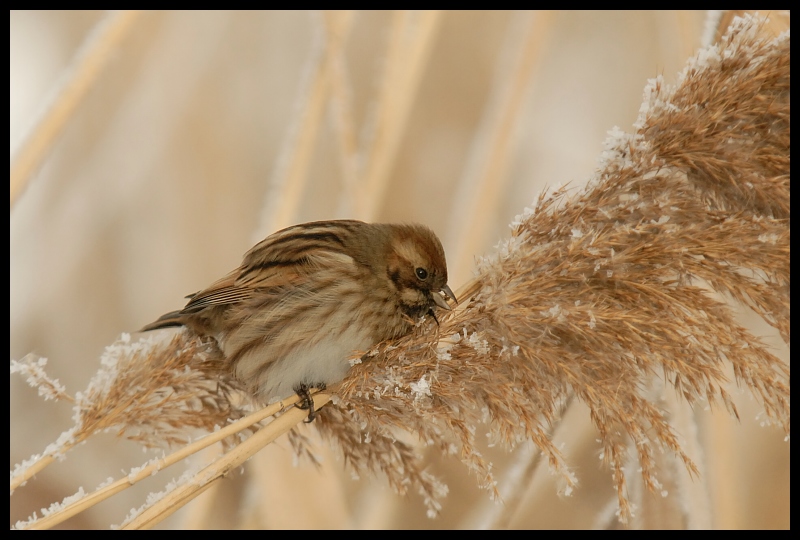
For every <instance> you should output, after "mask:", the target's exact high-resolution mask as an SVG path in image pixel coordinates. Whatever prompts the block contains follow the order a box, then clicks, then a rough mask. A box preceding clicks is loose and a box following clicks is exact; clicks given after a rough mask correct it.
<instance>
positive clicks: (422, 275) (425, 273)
mask: <svg viewBox="0 0 800 540" xmlns="http://www.w3.org/2000/svg"><path fill="white" fill-rule="evenodd" d="M414 272H416V274H417V277H418V278H419V279H421V280H422V281H425V280H426V279H428V271H427V270H425V269H424V268H417V269H416V270H414Z"/></svg>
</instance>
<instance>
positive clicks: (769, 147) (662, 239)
mask: <svg viewBox="0 0 800 540" xmlns="http://www.w3.org/2000/svg"><path fill="white" fill-rule="evenodd" d="M758 24H759V23H758V22H756V21H754V20H752V19H749V18H746V19H744V20H741V21H739V22H737V23H735V24H734V25H733V26H732V28H731V30H730V31H729V32H728V34H726V36H725V37H724V38H723V39H722V41H721V42H720V44H719V45H718V46H714V47H710V48H708V49H706V50H704V51H702V52H701V53H700V54H699V55H698V57H696V58H695V59H694V60H693V61H691V62H690V64H689V66H688V67H687V69H686V71H685V72H684V73H683V75H682V76H681V77H680V79H679V82H678V84H677V85H676V87H675V88H667V87H666V86H665V85H664V84H663V82H661V80H660V79H657V80H655V81H653V82H652V83H651V84H650V85H649V86H648V88H647V89H646V96H645V103H644V104H643V106H642V110H641V114H640V118H639V120H638V122H637V124H636V125H635V128H636V129H635V132H634V133H633V134H631V135H628V134H624V133H622V132H617V133H614V134H613V135H612V137H611V138H610V139H609V141H608V143H607V148H606V152H605V155H604V164H603V166H602V167H601V168H600V169H599V171H598V172H597V174H596V176H595V177H594V178H593V179H592V181H591V182H590V183H589V185H588V187H587V188H585V189H583V190H582V191H581V192H580V193H577V194H575V195H573V196H568V193H567V190H566V189H558V190H556V191H555V192H554V193H552V194H550V195H542V196H541V197H540V198H539V200H538V201H537V203H536V206H535V208H534V209H531V210H526V211H525V212H524V213H523V214H522V215H521V216H519V217H518V219H517V220H516V221H515V223H514V224H513V229H512V235H511V238H510V239H509V240H508V241H507V242H505V243H503V244H502V245H500V246H498V250H497V253H496V254H494V255H492V256H490V257H488V258H486V259H484V260H483V261H482V262H481V264H480V265H479V269H478V272H477V276H476V277H475V278H474V280H473V281H472V282H470V283H469V284H468V285H467V286H465V287H464V288H462V289H461V290H460V291H459V292H458V296H459V298H460V299H461V302H462V303H461V306H460V308H459V309H457V310H456V311H455V312H453V313H452V314H451V315H449V316H446V317H443V318H440V321H439V324H438V325H437V324H436V323H434V322H433V321H430V320H429V321H424V322H423V323H421V324H420V325H419V326H418V328H417V330H416V331H415V332H414V333H413V334H412V335H409V336H407V337H405V338H402V339H400V340H396V341H395V342H392V343H390V344H388V343H385V344H381V345H380V346H378V347H377V348H376V349H375V350H373V351H369V352H367V353H365V354H364V355H363V356H362V357H361V358H360V360H361V361H360V363H358V364H357V365H355V366H354V367H353V369H352V370H351V373H350V374H349V376H348V378H347V379H346V380H345V381H343V382H342V384H341V385H340V386H339V387H338V388H333V389H331V393H333V396H332V402H331V404H329V405H328V406H326V407H324V408H323V409H322V410H321V412H320V415H319V418H318V420H317V422H315V425H316V426H317V428H318V429H319V431H320V433H321V434H322V436H323V437H325V438H327V439H329V440H330V441H332V442H334V443H335V444H336V446H337V447H338V448H339V449H340V451H341V453H342V455H343V456H344V458H345V461H346V462H347V463H348V465H350V466H352V467H353V468H355V469H356V470H359V471H370V472H379V473H381V474H383V475H385V477H386V478H387V480H388V482H389V483H390V484H391V485H392V486H393V487H394V488H395V490H397V491H398V492H400V493H405V492H408V491H417V492H419V493H420V494H421V495H422V496H423V498H424V500H425V502H426V504H427V506H428V509H429V513H430V514H432V515H435V514H436V512H437V511H438V510H439V508H440V505H441V499H442V497H443V496H444V495H445V494H446V488H445V487H444V486H443V485H441V484H440V483H439V482H438V480H437V479H436V478H434V477H433V476H432V475H430V474H428V473H427V472H426V471H425V470H423V468H422V467H421V465H420V463H419V461H418V459H417V455H418V453H417V452H416V450H415V447H414V445H415V444H424V445H431V446H435V447H437V448H439V449H440V450H441V452H443V453H444V454H447V455H453V456H457V457H458V458H459V459H460V460H461V461H463V462H464V464H465V465H466V466H467V468H468V469H469V470H470V471H471V472H472V473H474V474H475V475H476V477H477V481H478V483H479V485H481V486H482V487H485V488H487V489H489V490H490V492H491V493H493V494H496V493H497V491H496V487H495V481H494V478H493V476H492V473H491V470H490V469H491V467H490V464H488V463H487V461H486V460H485V458H484V457H483V456H482V455H481V453H480V452H479V450H478V447H479V445H478V441H477V437H478V435H479V429H486V430H487V431H488V432H489V433H490V435H491V436H492V439H493V441H495V442H497V443H500V444H502V445H504V446H505V447H506V448H509V449H511V448H514V447H515V446H517V445H518V444H520V443H521V442H522V441H531V442H532V443H533V444H534V445H535V447H536V448H537V449H538V451H539V452H540V453H541V454H542V455H543V456H544V457H546V458H547V462H548V464H549V466H550V468H551V469H552V470H554V471H556V472H557V473H559V474H560V475H561V477H562V479H563V483H564V485H565V488H566V490H567V491H569V490H570V489H572V487H573V486H575V485H576V482H577V480H576V477H575V476H574V475H573V473H572V472H571V471H570V469H569V466H568V464H567V462H566V459H565V457H564V455H563V454H562V452H561V450H560V449H559V448H557V447H556V445H555V444H554V442H553V439H552V433H551V428H552V426H554V425H558V422H559V420H560V414H561V411H562V409H563V407H564V406H565V404H566V403H567V402H569V401H570V400H573V399H574V400H577V401H580V402H582V403H584V404H585V405H586V406H587V407H588V408H589V411H590V415H591V420H592V423H593V424H594V426H595V428H596V430H597V433H598V438H599V440H600V445H601V447H602V455H603V460H604V462H605V463H606V465H607V466H608V467H609V469H610V471H611V478H612V482H613V484H614V486H615V488H616V491H617V499H618V510H617V515H618V516H619V518H620V520H622V521H623V522H625V521H626V520H628V519H629V518H630V516H631V513H632V508H631V504H630V497H629V492H628V488H627V485H628V481H629V479H630V476H629V475H630V474H631V467H630V463H635V462H638V467H639V468H640V475H641V478H642V480H643V482H644V484H645V485H646V486H647V488H649V489H650V490H658V489H659V486H660V483H659V480H658V477H657V473H658V467H657V463H656V456H657V455H658V454H659V453H660V452H662V451H664V452H666V453H667V454H668V455H671V456H674V457H675V458H676V459H677V460H678V461H679V462H680V463H682V464H683V467H685V468H686V469H687V470H688V471H689V472H690V473H692V474H694V473H696V472H697V468H696V465H695V464H694V463H693V462H692V460H691V459H690V457H689V456H688V455H687V453H686V452H685V450H684V447H683V445H682V443H681V439H680V437H679V435H678V434H677V433H676V431H675V428H674V426H673V424H672V421H671V420H672V419H671V417H670V413H669V411H668V410H666V409H665V407H664V406H663V404H662V403H661V402H660V400H659V399H658V398H657V397H654V396H658V394H659V388H660V385H661V384H666V385H667V386H671V387H672V388H674V391H675V393H676V395H677V396H679V397H680V398H682V399H683V400H685V402H687V403H689V404H691V405H693V406H697V405H700V404H705V403H708V404H711V405H715V404H721V405H723V406H724V407H725V408H726V409H727V410H728V411H729V412H730V413H731V414H733V415H736V414H737V413H736V407H735V404H734V403H733V401H732V399H731V397H730V396H729V395H728V394H727V392H726V391H725V389H724V388H725V385H726V382H727V379H726V372H727V370H729V369H732V373H733V375H734V377H735V379H736V382H737V383H738V384H739V385H742V386H744V387H746V388H748V389H749V390H750V391H751V393H752V394H753V396H754V397H755V398H756V399H757V400H758V401H759V403H760V404H761V405H762V407H763V409H764V412H765V414H766V416H767V417H768V418H769V419H770V421H772V422H774V423H775V424H778V425H779V426H780V427H781V428H782V429H783V430H784V431H785V432H786V433H787V434H788V433H789V416H790V411H789V394H790V386H789V367H788V366H787V365H785V364H783V363H782V362H780V361H779V360H778V359H777V358H775V356H773V355H772V354H771V353H770V351H769V350H768V348H767V347H766V346H765V345H764V344H763V343H762V342H760V341H759V340H758V339H757V338H755V337H754V336H753V335H752V334H751V333H750V332H748V331H747V330H746V329H745V328H743V327H742V326H741V325H740V324H738V323H737V322H736V320H735V317H734V313H733V311H732V309H731V303H730V302H729V301H736V302H740V303H742V304H745V305H746V306H748V307H750V308H751V309H752V310H754V311H755V312H756V313H757V314H759V315H760V316H761V317H762V318H763V319H764V320H765V321H766V322H768V323H769V324H770V325H772V326H773V327H775V328H776V329H778V331H779V332H780V334H781V336H782V337H783V339H784V340H785V341H786V342H787V343H788V342H789V334H790V326H789V324H790V323H789V320H790V312H789V310H790V304H789V267H790V248H789V245H790V222H789V213H790V206H789V200H790V189H789V176H790V158H789V149H790V121H789V120H790V105H789V95H790V82H789V81H790V76H789V75H790V67H789V66H790V52H789V46H790V40H789V37H788V35H784V36H781V37H779V38H777V39H774V40H771V41H767V40H763V39H760V38H759V37H758ZM112 352H113V353H114V354H118V355H119V357H118V358H116V359H113V360H112V359H111V358H109V359H108V361H107V362H104V364H105V367H104V368H103V370H102V371H101V373H99V374H98V377H97V378H96V379H95V381H94V382H93V383H92V385H90V388H89V390H88V391H87V392H86V393H85V394H84V395H79V396H75V397H74V398H70V399H73V400H74V402H75V403H76V411H77V413H78V414H77V418H76V428H75V429H74V430H71V432H68V436H67V437H65V438H64V441H63V442H61V443H60V444H58V445H56V446H54V447H53V448H51V449H49V450H48V451H47V452H46V455H47V456H50V457H52V456H55V455H58V454H61V453H63V452H65V451H66V450H68V449H69V448H70V447H71V446H73V445H74V444H77V443H78V442H81V441H82V440H85V439H86V438H87V437H89V436H91V435H92V434H94V433H97V432H100V431H109V430H111V431H115V432H117V433H119V434H121V435H123V434H124V435H125V436H127V437H130V438H133V439H135V440H138V441H140V442H141V443H142V444H144V445H145V446H162V445H165V444H185V443H186V442H188V441H189V439H190V437H191V436H192V434H193V433H197V430H200V431H209V432H211V431H215V430H216V429H217V426H222V425H224V424H225V423H226V422H228V421H229V420H231V419H237V418H240V417H242V416H244V415H245V414H246V413H247V412H248V410H249V407H248V406H247V405H246V404H245V405H242V404H240V403H237V402H236V400H235V399H232V397H233V396H235V395H237V386H236V383H235V381H232V380H231V379H230V377H229V376H228V375H226V374H225V373H221V372H219V370H218V365H219V363H218V362H217V361H216V360H217V359H216V354H217V353H216V352H215V350H214V347H213V346H211V345H209V344H203V343H198V342H197V341H196V340H192V339H191V337H190V336H188V335H187V334H183V333H181V334H178V335H177V336H176V337H175V338H174V339H173V340H172V341H170V342H169V343H168V344H166V342H160V344H158V343H156V344H153V343H148V342H138V343H133V344H132V343H122V344H119V345H118V346H117V347H115V348H114V349H113V351H112ZM40 368H41V366H39V365H38V364H37V363H36V362H35V361H33V360H31V361H29V362H24V363H21V364H15V369H16V370H18V371H25V372H27V373H29V374H30V375H31V376H33V377H34V381H33V383H34V384H37V385H39V386H40V388H42V387H45V388H48V387H49V388H51V389H52V390H53V395H54V396H56V397H62V398H69V396H67V395H66V394H65V393H64V392H63V390H61V389H60V387H58V385H57V384H55V383H54V382H52V381H50V382H48V380H47V379H46V377H45V376H44V375H43V374H42V372H41V371H40ZM37 381H38V382H37ZM318 397H319V399H318V403H320V404H322V403H324V402H325V400H327V399H328V396H327V395H326V396H325V397H324V398H323V397H322V396H318ZM288 404H290V402H289V401H287V403H286V404H285V405H288ZM295 413H296V417H297V419H298V420H297V421H299V418H302V416H303V415H302V412H301V411H297V410H295V409H292V410H289V411H287V412H286V413H285V414H283V415H282V418H283V421H284V424H287V423H290V422H291V421H292V420H293V417H290V416H289V415H291V414H295ZM481 426H484V427H481ZM272 427H273V426H272V424H271V425H269V426H267V427H266V428H264V429H263V430H262V431H265V430H269V429H270V428H272ZM286 429H288V426H286ZM260 433H261V432H259V434H260ZM409 434H411V437H409ZM270 440H271V439H270ZM291 440H292V441H293V444H294V445H295V447H296V448H297V449H298V451H305V452H309V453H310V452H311V450H310V449H309V448H308V443H307V441H305V439H304V438H303V437H302V436H301V435H300V434H299V433H295V434H294V435H293V436H292V438H291ZM256 450H257V448H255V449H253V450H252V452H255V451H256ZM232 452H235V450H234V451H232ZM244 459H246V456H245V458H244ZM230 467H231V466H230V465H226V466H225V467H223V468H221V469H219V470H218V471H217V472H215V473H213V474H210V473H208V472H205V471H204V472H203V473H199V474H197V475H196V476H194V477H192V478H186V479H184V482H185V483H184V486H189V485H190V486H195V487H196V490H197V492H198V493H199V491H201V490H202V489H205V487H207V485H208V482H209V481H213V480H214V479H216V478H219V476H220V475H221V474H224V473H225V472H226V471H227V470H230ZM40 469H41V465H35V464H32V463H27V464H23V466H22V467H21V468H20V469H18V470H17V471H15V472H14V473H12V491H13V488H14V487H16V485H19V482H20V481H24V480H25V479H27V478H29V477H30V476H31V475H32V474H33V473H35V472H36V471H38V470H40ZM220 471H221V472H220ZM204 486H205V487H204ZM190 496H191V495H181V498H180V500H181V501H182V502H185V500H188V498H190ZM158 512H162V513H166V512H167V511H166V510H163V511H162V510H158V511H156V513H158ZM159 515H161V514H159ZM154 521H156V519H154V518H152V514H151V515H147V517H146V519H143V520H140V521H138V522H133V523H135V524H136V523H141V524H145V525H150V524H152V523H153V522H154ZM38 524H39V525H41V523H38ZM19 525H20V526H28V525H37V523H36V522H35V521H34V522H32V523H28V524H19Z"/></svg>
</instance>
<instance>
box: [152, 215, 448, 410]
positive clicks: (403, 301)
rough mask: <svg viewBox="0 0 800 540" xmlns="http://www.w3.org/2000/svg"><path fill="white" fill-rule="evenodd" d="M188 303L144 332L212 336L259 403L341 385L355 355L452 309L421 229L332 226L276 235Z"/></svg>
mask: <svg viewBox="0 0 800 540" xmlns="http://www.w3.org/2000/svg"><path fill="white" fill-rule="evenodd" d="M186 298H188V299H189V301H188V303H187V304H186V306H184V308H183V309H181V310H178V311H173V312H170V313H167V314H165V315H163V316H162V317H160V318H159V319H158V320H156V321H154V322H152V323H150V324H148V325H146V326H145V327H144V328H142V331H143V332H149V331H152V330H156V329H160V328H168V327H176V326H183V327H186V328H187V329H188V330H189V331H190V332H192V333H194V334H196V335H197V336H200V337H203V338H210V339H213V340H214V341H215V342H216V344H217V345H218V347H219V349H220V351H221V352H222V354H223V356H224V358H225V364H226V366H228V367H230V368H231V369H232V372H233V374H234V377H235V378H236V379H237V380H239V381H240V383H242V385H243V386H244V387H245V389H246V390H247V391H248V392H249V393H250V395H251V396H252V397H253V398H255V399H256V400H257V401H259V402H263V403H264V404H268V403H273V402H276V401H278V400H280V399H284V398H287V397H289V396H291V395H292V394H294V393H296V394H298V396H300V402H299V403H298V406H299V407H301V408H303V409H308V410H309V414H308V418H307V419H306V422H311V421H313V420H314V418H315V416H316V413H315V410H314V403H313V398H312V397H311V394H310V392H309V390H310V389H312V388H320V389H322V388H325V386H326V385H329V384H332V383H335V382H338V381H340V380H342V379H343V378H344V377H345V375H346V374H347V371H348V370H349V368H350V361H349V360H350V358H351V357H352V356H353V355H354V354H355V353H356V352H357V351H362V352H363V351H367V350H369V349H370V348H372V347H373V346H375V345H377V344H378V343H380V342H382V341H385V340H389V339H394V338H397V337H400V336H403V335H406V334H408V333H409V332H411V330H412V329H413V328H414V326H415V325H416V324H417V323H418V322H419V320H420V319H421V318H422V317H424V316H428V315H430V316H431V317H432V318H433V319H434V320H436V322H437V323H438V319H436V315H435V311H434V308H441V309H444V310H450V309H452V308H451V306H450V305H449V304H448V302H447V300H451V301H452V302H453V303H454V304H457V303H458V300H457V299H456V296H455V294H454V293H453V291H452V290H451V289H450V287H449V286H448V285H447V263H446V260H445V253H444V249H443V247H442V243H441V242H440V241H439V238H438V237H437V236H436V234H435V233H434V232H433V231H432V230H431V229H429V228H428V227H426V226H424V225H419V224H392V223H364V222H361V221H356V220H329V221H314V222H310V223H303V224H299V225H294V226H291V227H287V228H285V229H282V230H280V231H278V232H276V233H274V234H272V235H270V236H268V237H267V238H265V239H264V240H262V241H261V242H259V243H258V244H256V245H255V246H254V247H253V248H252V249H250V250H249V251H248V252H247V253H246V254H245V255H244V258H243V260H242V264H241V265H240V266H239V267H238V268H236V269H235V270H233V271H232V272H230V273H229V274H227V275H226V276H224V277H223V278H221V279H219V280H217V281H215V282H214V283H212V284H211V285H209V286H208V287H206V288H205V289H203V290H201V291H199V292H197V293H194V294H191V295H189V296H187V297H186Z"/></svg>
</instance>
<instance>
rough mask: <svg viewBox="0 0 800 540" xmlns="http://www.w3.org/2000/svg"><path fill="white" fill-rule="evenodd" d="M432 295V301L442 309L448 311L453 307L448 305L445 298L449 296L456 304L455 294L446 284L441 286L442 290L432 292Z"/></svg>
mask: <svg viewBox="0 0 800 540" xmlns="http://www.w3.org/2000/svg"><path fill="white" fill-rule="evenodd" d="M432 296H433V302H434V303H435V304H436V305H437V306H439V307H440V308H442V309H446V310H448V311H449V310H451V309H453V308H451V307H450V305H449V304H448V303H447V301H446V300H445V298H449V299H450V300H452V301H453V302H455V303H456V304H458V300H457V299H456V295H455V294H453V291H452V289H450V287H448V286H447V285H445V286H444V287H442V290H441V291H440V292H438V293H433V295H432Z"/></svg>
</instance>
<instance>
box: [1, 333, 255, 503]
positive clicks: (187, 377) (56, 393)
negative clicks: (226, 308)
mask: <svg viewBox="0 0 800 540" xmlns="http://www.w3.org/2000/svg"><path fill="white" fill-rule="evenodd" d="M219 360H220V356H219V350H218V349H217V348H216V346H214V345H213V344H210V343H203V342H202V341H201V340H199V339H197V338H192V337H191V336H189V335H188V334H187V333H185V332H180V333H177V334H176V335H175V336H174V337H173V338H172V339H170V340H167V341H163V340H159V339H158V338H157V337H155V336H153V339H149V338H145V339H140V340H137V341H134V340H131V337H130V335H128V334H123V335H122V337H121V338H120V340H118V341H117V342H116V343H114V344H113V345H111V346H109V347H107V348H106V351H105V353H104V354H103V356H102V358H101V363H102V367H101V368H100V370H99V371H98V372H97V373H96V374H95V376H94V377H93V379H92V381H91V382H90V383H89V386H88V387H87V389H86V390H85V391H83V392H77V393H76V394H75V396H71V395H69V394H68V393H67V392H66V390H65V389H64V388H63V387H62V386H61V385H60V384H59V383H58V381H55V380H52V379H50V378H49V377H47V375H46V373H45V372H44V366H45V364H46V360H45V359H43V358H34V357H33V356H32V355H28V356H26V357H25V358H24V359H22V360H21V361H12V363H11V372H12V373H14V372H17V373H20V374H22V375H24V376H26V377H27V379H28V382H29V384H31V385H32V386H37V387H38V388H39V393H40V394H41V395H43V396H45V398H46V399H64V400H67V401H70V402H72V403H73V404H74V411H75V413H74V417H73V419H74V422H75V425H74V426H73V427H72V428H71V429H70V430H68V431H66V432H65V433H63V434H62V436H61V437H59V439H58V441H57V442H56V443H54V444H52V445H50V446H49V447H48V448H47V449H46V450H45V451H44V452H43V454H42V455H40V456H33V457H32V458H31V459H30V460H28V461H27V462H25V463H22V464H20V465H18V466H17V469H16V470H15V471H12V473H11V479H12V486H11V490H12V492H13V491H14V488H15V487H16V486H17V485H19V484H20V483H23V482H24V481H25V480H27V479H28V478H30V477H31V476H32V475H33V474H35V473H36V472H37V471H38V470H40V469H41V468H43V467H44V466H46V464H47V463H49V462H50V461H52V459H53V458H63V456H64V454H65V453H66V452H67V451H68V450H70V449H71V448H73V447H74V446H77V445H78V444H81V443H83V442H85V441H86V440H87V439H89V438H90V437H91V436H92V435H95V434H97V433H104V432H105V433H115V434H117V435H119V436H125V437H126V438H128V439H131V440H134V441H138V442H139V443H140V444H142V445H143V446H145V447H148V448H166V447H167V446H170V445H184V444H187V443H188V442H190V441H191V440H192V437H194V436H196V435H197V434H200V433H205V432H209V431H213V430H214V429H215V428H216V427H217V426H224V425H226V424H227V423H228V422H229V421H232V420H236V419H238V418H239V417H241V416H243V413H244V411H243V410H242V409H240V408H239V407H237V406H235V405H233V404H232V402H231V401H232V396H233V395H234V393H236V392H238V391H239V389H240V387H239V385H238V384H237V383H236V382H235V381H234V380H233V379H232V378H231V377H230V376H229V375H227V374H225V373H223V372H221V371H220V369H219V366H220V365H221V363H220V361H219ZM232 442H233V441H227V443H228V444H231V443H232Z"/></svg>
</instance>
